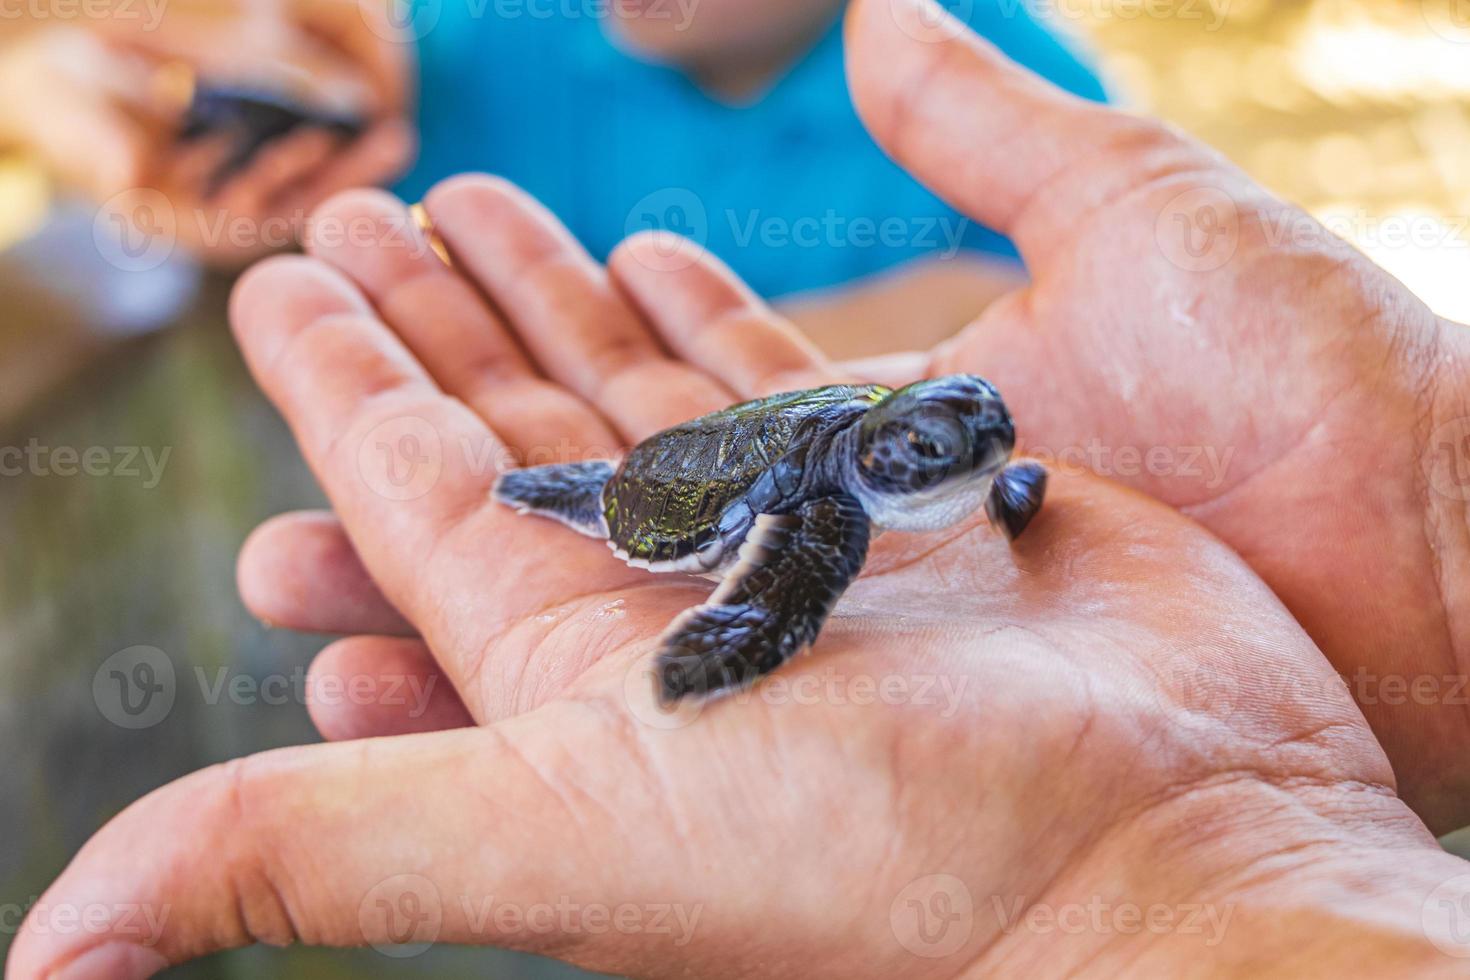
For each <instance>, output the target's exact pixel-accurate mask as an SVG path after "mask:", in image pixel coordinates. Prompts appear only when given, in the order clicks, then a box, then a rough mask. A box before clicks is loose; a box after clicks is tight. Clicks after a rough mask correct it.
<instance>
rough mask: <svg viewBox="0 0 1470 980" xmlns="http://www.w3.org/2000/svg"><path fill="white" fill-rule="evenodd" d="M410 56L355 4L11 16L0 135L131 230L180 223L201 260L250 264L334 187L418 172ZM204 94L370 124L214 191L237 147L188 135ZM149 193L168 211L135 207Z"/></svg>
mask: <svg viewBox="0 0 1470 980" xmlns="http://www.w3.org/2000/svg"><path fill="white" fill-rule="evenodd" d="M411 57H412V48H411V46H410V45H409V44H406V43H404V42H403V41H402V39H400V38H396V37H394V36H393V34H392V29H391V26H390V25H389V24H388V21H387V18H382V19H381V20H377V19H375V20H374V21H373V23H372V25H371V26H369V22H368V19H367V18H366V17H365V16H364V13H363V10H362V8H361V7H360V6H359V4H357V3H354V2H349V0H280V2H276V0H238V2H236V0H189V2H185V3H179V2H169V3H166V4H160V5H156V6H155V5H152V4H132V5H121V6H119V7H118V9H117V10H116V11H115V12H114V14H113V15H112V16H109V17H106V18H100V19H91V20H74V21H68V22H66V23H65V24H64V25H57V24H55V23H50V22H45V23H43V22H34V23H27V22H25V21H18V22H10V23H8V24H7V26H6V29H5V31H4V32H3V33H0V90H3V91H4V92H5V93H6V98H5V100H4V102H3V104H0V141H3V142H8V143H12V144H17V145H19V146H20V147H22V148H24V149H26V150H29V151H31V152H32V153H33V154H35V155H36V156H38V157H39V158H40V159H41V160H42V161H43V162H44V163H45V165H46V166H47V167H48V168H50V169H51V170H52V172H54V173H55V174H57V175H58V176H59V178H60V179H61V180H62V181H63V182H64V183H65V184H67V185H68V186H70V187H72V188H75V189H77V190H80V191H81V192H83V193H85V194H87V195H89V196H90V197H92V198H93V199H94V200H96V201H98V202H109V203H110V204H111V206H112V207H113V209H114V210H115V211H116V212H117V213H121V214H123V215H125V216H127V217H128V218H129V219H130V220H141V217H140V215H139V214H138V213H135V212H137V211H142V212H143V213H146V215H147V217H148V220H150V221H169V222H172V226H173V230H174V231H176V233H177V237H178V241H179V242H180V243H182V244H183V245H184V246H186V247H188V248H190V249H191V250H193V251H194V252H195V253H196V254H197V255H199V256H200V257H201V258H202V259H203V260H205V261H207V262H210V263H212V264H217V265H225V266H231V265H239V264H242V263H244V262H245V261H248V260H249V259H251V258H254V257H257V256H259V255H261V254H264V253H266V252H269V251H273V250H277V249H280V248H283V247H288V246H290V245H292V244H294V243H295V240H296V233H297V232H298V231H299V228H300V226H301V224H302V223H303V220H304V217H305V215H306V214H307V213H308V212H309V211H310V209H311V208H312V207H314V206H315V205H317V204H319V203H320V202H321V201H322V200H324V199H325V198H326V197H328V196H330V195H331V194H332V193H334V192H336V191H338V190H341V189H344V188H346V187H353V186H360V185H370V184H376V183H382V182H385V181H387V180H389V179H391V178H393V177H395V176H397V175H398V174H400V173H401V172H402V171H403V170H404V169H405V168H406V167H407V165H408V163H409V161H410V159H411V157H412V148H413V144H414V137H413V133H412V129H411V127H410V126H409V125H408V123H407V120H406V118H405V113H406V103H407V98H408V84H409V82H408V78H409V68H410V65H411ZM195 84H209V85H212V86H220V85H224V86H236V87H239V88H241V89H245V90H249V91H265V92H271V93H276V94H279V95H282V96H284V97H287V98H290V99H292V100H293V101H295V102H298V103H300V104H301V105H303V106H307V107H320V108H324V109H328V110H332V111H337V112H342V113H347V114H350V115H353V116H357V117H359V118H361V119H362V120H363V121H364V122H365V123H366V125H365V127H364V129H363V131H362V132H361V134H360V135H357V136H356V137H355V138H351V139H344V138H342V137H341V136H338V135H335V134H333V133H332V132H330V131H328V130H326V129H324V128H320V127H311V126H305V127H301V128H299V129H296V130H294V131H292V132H291V133H289V134H288V135H286V136H284V137H282V138H280V139H278V140H275V141H272V142H270V143H268V144H266V145H265V146H264V147H263V148H262V149H261V151H260V152H259V153H258V154H256V155H255V157H254V158H253V159H252V160H251V161H250V162H249V164H248V165H247V166H246V167H244V168H243V169H241V170H240V171H239V172H238V173H234V174H232V175H231V176H230V177H229V178H228V179H226V180H224V181H223V182H222V183H220V184H219V185H218V186H215V183H214V181H213V179H212V178H213V175H214V174H215V173H216V171H217V170H218V168H219V167H220V164H221V162H222V161H223V160H224V159H225V158H226V157H227V156H228V154H229V152H230V148H229V146H228V145H227V144H228V140H227V138H226V137H224V136H223V135H219V136H213V137H205V138H203V139H200V140H194V141H189V142H182V141H180V140H179V138H178V136H179V131H180V126H181V123H182V121H183V117H184V114H185V111H186V109H187V107H188V103H189V99H190V94H191V91H192V89H193V86H194V85H195ZM141 189H147V190H148V191H149V192H155V191H156V192H160V193H161V194H162V200H166V202H167V205H168V207H169V208H170V209H171V211H172V214H171V215H157V214H154V213H153V211H152V210H151V209H147V210H145V209H141V208H133V207H131V206H130V205H131V203H132V202H134V201H135V200H137V194H138V192H139V191H140V190H141ZM148 201H149V203H150V204H152V203H154V202H158V201H160V198H159V197H158V196H157V195H155V194H152V193H150V194H149V197H148Z"/></svg>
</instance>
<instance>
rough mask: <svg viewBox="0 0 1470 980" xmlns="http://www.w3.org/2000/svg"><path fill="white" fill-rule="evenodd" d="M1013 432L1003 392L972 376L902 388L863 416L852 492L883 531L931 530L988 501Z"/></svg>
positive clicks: (1012, 445)
mask: <svg viewBox="0 0 1470 980" xmlns="http://www.w3.org/2000/svg"><path fill="white" fill-rule="evenodd" d="M1015 445H1016V430H1015V427H1014V425H1012V423H1011V416H1010V413H1009V412H1007V411H1006V406H1005V402H1003V401H1001V398H1000V393H999V392H997V391H996V390H995V387H994V386H993V385H991V384H990V382H988V381H986V380H984V379H983V378H977V377H975V376H974V375H972V374H956V375H951V376H949V377H946V378H936V379H934V380H931V381H919V382H917V383H915V384H911V385H909V386H908V387H906V388H900V389H899V390H897V391H895V392H893V393H892V394H890V395H888V396H887V397H886V398H884V399H883V400H882V401H881V402H879V403H878V404H877V405H874V406H873V407H872V408H871V409H869V410H868V412H867V414H866V415H864V416H863V420H862V422H861V424H860V425H859V427H858V429H857V433H856V450H857V452H856V457H857V458H856V460H855V461H854V463H853V466H854V468H855V471H856V472H855V473H853V474H852V483H853V484H854V485H853V487H852V493H853V495H854V496H856V497H857V498H858V500H859V501H860V502H861V503H862V505H863V509H864V510H866V511H867V512H868V516H869V517H870V518H872V519H873V521H874V523H876V524H878V525H879V526H880V527H886V528H892V529H894V530H900V531H931V530H935V529H937V528H941V527H947V526H949V525H950V524H953V523H955V522H957V521H959V520H962V519H963V518H965V517H967V516H968V515H969V514H971V513H972V512H973V511H974V510H975V509H976V508H978V507H980V506H981V505H982V504H984V503H985V500H986V497H987V496H988V495H989V493H990V486H991V481H992V480H993V479H994V477H995V475H996V473H998V472H999V471H1000V470H1001V468H1002V467H1003V466H1005V465H1006V463H1007V461H1009V459H1010V458H1011V450H1012V449H1014V448H1015Z"/></svg>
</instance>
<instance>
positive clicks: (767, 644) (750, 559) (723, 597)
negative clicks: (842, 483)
mask: <svg viewBox="0 0 1470 980" xmlns="http://www.w3.org/2000/svg"><path fill="white" fill-rule="evenodd" d="M869 534H870V524H869V521H868V516H867V514H866V513H864V512H863V509H862V507H861V505H859V504H858V502H857V501H856V500H853V499H852V498H850V497H820V498H818V499H816V500H812V501H809V502H807V503H805V504H803V505H802V506H801V507H800V508H799V509H798V510H797V511H796V512H795V513H793V514H783V515H779V516H777V515H772V514H762V515H760V516H759V517H757V518H756V521H755V526H754V527H752V528H751V530H750V533H749V534H748V535H747V536H746V539H745V543H744V544H743V545H741V548H740V561H739V563H738V564H737V565H736V566H735V567H734V568H733V569H731V570H730V573H729V574H728V575H727V576H726V577H725V580H724V581H723V582H722V583H721V585H720V587H719V588H718V589H716V590H715V593H714V595H712V596H711V597H710V601H709V602H707V603H705V604H704V605H702V606H697V607H695V608H694V609H691V610H689V611H688V612H687V613H685V614H684V615H682V616H680V617H679V618H678V619H676V620H674V623H673V625H671V626H670V627H669V630H668V632H667V633H666V634H665V635H664V641H663V646H662V648H661V649H660V651H659V654H658V660H657V670H658V685H659V696H660V698H661V699H662V700H663V701H664V702H665V703H671V702H674V701H678V700H679V699H680V698H683V697H684V696H686V695H689V694H695V695H700V694H713V693H716V692H718V691H722V690H727V689H733V688H739V687H745V686H747V685H749V684H751V683H753V682H754V681H755V679H756V678H757V677H759V676H761V675H762V674H765V673H768V672H770V671H772V670H775V669H776V668H777V667H779V666H781V664H783V663H785V662H786V661H787V660H789V659H790V658H791V657H793V656H794V655H796V654H797V653H798V652H800V651H801V650H802V649H804V648H806V647H808V646H810V645H811V643H812V641H814V640H815V639H816V638H817V633H818V631H820V630H821V628H822V624H823V623H824V622H826V620H827V615H828V613H830V612H831V611H832V607H833V606H834V605H836V603H837V598H838V597H839V596H840V595H842V593H843V592H844V591H846V589H847V587H848V586H849V585H850V584H851V583H852V581H853V579H855V578H857V576H858V572H859V571H861V570H862V567H863V562H864V560H865V559H866V558H867V554H868V538H869Z"/></svg>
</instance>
